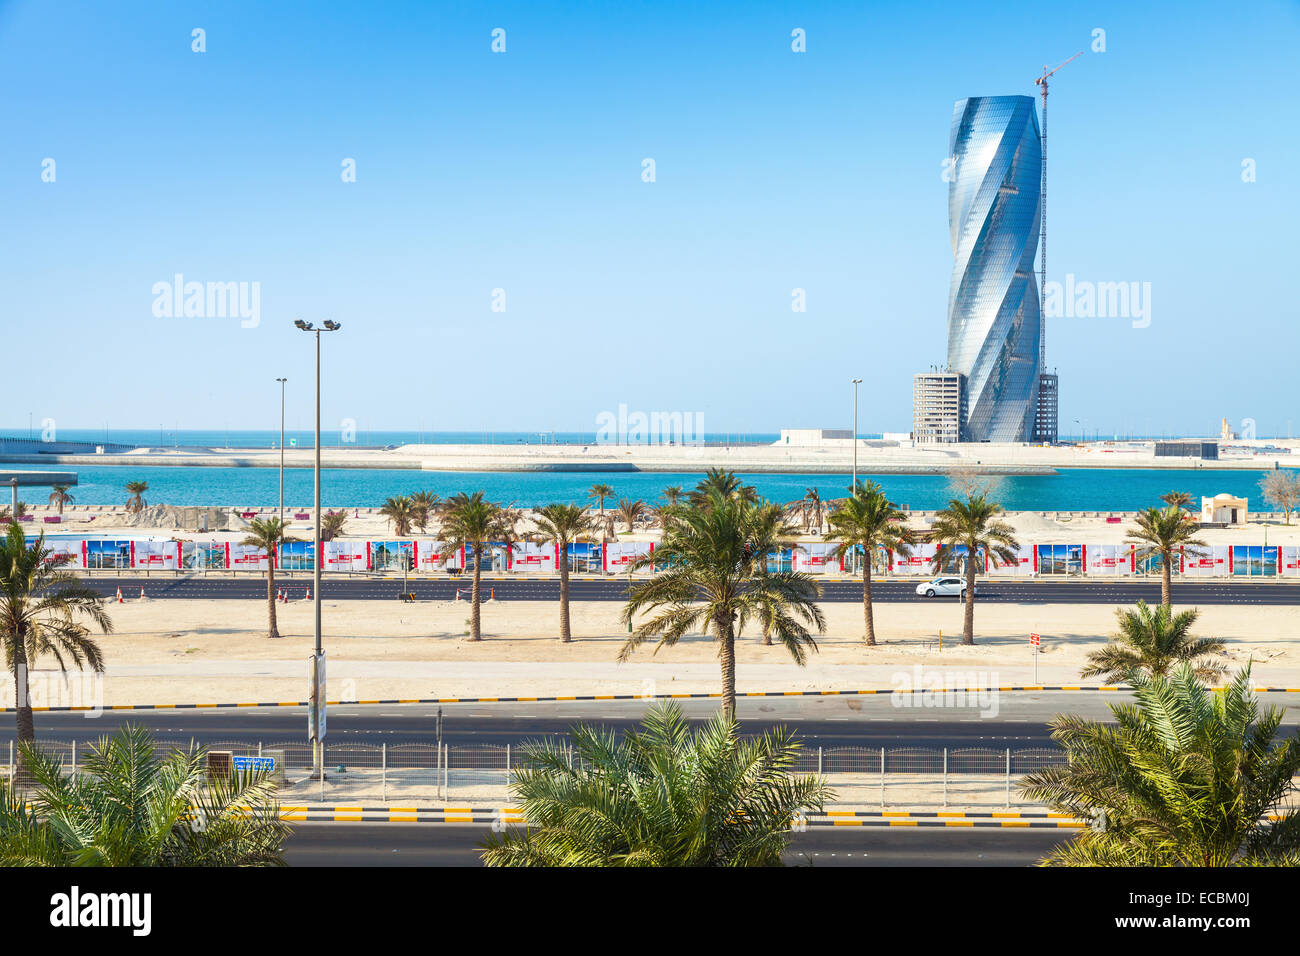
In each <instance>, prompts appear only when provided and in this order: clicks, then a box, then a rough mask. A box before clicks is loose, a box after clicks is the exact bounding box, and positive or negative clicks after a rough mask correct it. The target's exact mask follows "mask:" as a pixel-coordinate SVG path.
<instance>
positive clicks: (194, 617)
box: [0, 596, 1300, 706]
mask: <svg viewBox="0 0 1300 956" xmlns="http://www.w3.org/2000/svg"><path fill="white" fill-rule="evenodd" d="M1175 600H1177V596H1175ZM620 608H621V605H620V604H618V603H617V602H583V603H574V605H573V609H572V612H573V632H574V637H575V640H574V641H573V643H571V644H567V645H566V644H562V643H560V641H559V640H558V639H557V637H556V635H557V633H558V624H557V618H558V605H557V604H554V603H546V602H536V603H534V602H522V601H521V602H488V603H487V604H485V606H484V610H483V629H484V640H482V641H481V642H477V643H475V642H471V641H469V640H468V639H467V637H466V632H467V630H468V628H467V624H466V621H467V618H468V616H469V613H468V605H467V604H466V603H465V602H453V601H444V602H424V603H417V604H397V603H395V602H377V601H337V602H336V601H327V602H325V605H324V642H325V646H326V649H327V652H328V656H329V693H330V696H331V698H336V699H341V700H367V699H376V698H383V699H391V698H430V697H495V696H511V697H513V696H556V695H568V694H629V693H634V694H643V695H644V694H649V695H661V694H670V693H699V692H712V691H716V690H717V689H718V666H717V661H716V657H715V650H714V645H713V643H712V641H711V640H710V639H708V638H705V637H702V636H694V637H691V638H688V639H687V640H685V641H683V642H682V643H680V644H679V645H678V646H676V647H673V648H664V649H662V650H660V651H659V652H658V653H654V649H653V647H651V646H644V647H642V648H640V649H639V650H638V651H637V652H636V653H635V654H634V655H633V657H632V658H631V660H629V661H628V662H626V663H623V664H620V663H618V662H617V659H616V658H617V654H618V650H619V648H620V647H621V646H622V644H623V641H624V640H625V638H626V630H625V628H624V627H623V626H622V625H621V624H620V623H619V621H618V614H619V610H620ZM110 610H111V613H112V617H113V621H114V624H115V631H114V633H113V634H111V635H109V636H107V637H104V638H102V640H101V643H102V647H103V649H104V653H105V657H106V659H107V664H108V666H107V671H106V673H105V675H104V679H103V683H102V695H103V702H104V703H105V704H107V705H113V704H157V703H181V702H201V703H216V702H231V701H278V700H301V699H304V698H305V696H306V694H307V676H306V675H307V658H308V656H309V654H310V653H311V647H312V606H311V604H310V602H307V601H297V602H292V603H289V604H287V605H284V604H282V605H280V606H279V627H280V631H281V633H282V635H283V636H282V637H281V638H280V639H279V640H270V639H268V638H267V637H266V636H265V627H266V605H265V602H262V601H233V600H207V601H184V600H153V599H144V600H139V599H136V600H130V601H127V602H126V603H123V604H113V605H112V606H111V608H110ZM823 610H824V611H825V613H826V616H827V622H828V623H827V629H826V634H825V636H824V637H822V638H821V639H819V642H818V643H819V651H818V652H817V653H815V654H813V655H811V656H810V659H809V661H808V664H807V666H805V667H799V666H797V665H796V664H795V663H794V662H793V661H792V660H791V659H790V657H789V655H788V654H787V652H786V651H785V650H784V649H783V648H781V647H765V646H763V645H762V643H761V640H760V638H759V637H758V636H757V635H756V634H746V635H744V636H743V639H742V641H741V642H740V646H739V649H738V666H737V685H738V689H739V690H740V691H742V692H746V691H772V690H851V689H855V688H880V687H885V688H890V687H906V686H911V683H910V682H912V681H914V680H915V679H916V673H915V672H914V668H915V667H917V666H919V667H921V668H923V671H922V673H923V674H924V675H925V679H926V680H927V681H929V680H932V679H933V675H935V674H938V675H940V676H941V677H942V678H943V679H944V680H945V683H947V684H952V685H955V686H990V685H999V684H1002V685H1006V684H1026V683H1031V682H1032V679H1033V674H1034V660H1033V655H1032V650H1031V648H1030V646H1029V642H1028V634H1029V633H1030V632H1031V631H1036V632H1038V633H1040V634H1042V635H1043V647H1042V652H1041V655H1040V658H1039V682H1040V683H1045V684H1063V683H1064V684H1075V683H1079V682H1080V680H1079V670H1080V668H1081V666H1082V664H1083V662H1084V659H1085V656H1086V654H1087V652H1088V651H1089V650H1092V649H1095V648H1097V647H1098V646H1100V645H1101V644H1102V643H1104V642H1105V640H1106V639H1107V637H1108V635H1110V634H1111V633H1112V632H1113V630H1114V609H1113V608H1111V607H1108V606H1104V605H1054V604H1034V605H1030V604H1001V603H999V604H988V605H985V606H982V607H979V608H977V614H976V634H977V642H978V643H977V644H976V645H975V646H974V647H962V646H961V645H960V643H959V642H960V629H961V606H960V604H959V603H958V602H956V601H944V602H941V603H940V602H933V603H932V602H926V603H905V604H894V603H888V604H878V605H877V606H876V609H875V612H876V629H877V636H878V640H879V641H880V643H879V644H878V646H876V647H874V648H870V647H866V646H864V645H863V644H862V642H861V635H862V617H861V614H862V610H861V606H860V605H859V604H856V603H852V604H835V603H830V604H826V605H824V606H823ZM941 631H942V634H943V644H942V649H940V647H939V643H938V638H939V634H940V632H941ZM1197 633H1198V634H1199V635H1202V636H1216V637H1222V638H1225V639H1227V640H1228V641H1229V647H1230V650H1229V651H1228V654H1227V661H1228V663H1229V664H1230V665H1231V666H1233V667H1236V666H1239V665H1241V664H1244V663H1245V662H1246V661H1248V660H1253V661H1254V667H1253V672H1252V673H1253V675H1254V677H1255V680H1256V682H1257V683H1258V684H1261V685H1270V686H1288V685H1289V686H1296V685H1297V684H1300V656H1298V655H1297V648H1298V647H1300V643H1298V642H1300V615H1298V614H1296V612H1295V610H1294V608H1289V607H1262V606H1255V607H1250V608H1242V607H1234V606H1231V605H1213V606H1207V607H1205V608H1203V609H1202V610H1201V617H1200V620H1199V622H1198V625H1197ZM50 665H51V662H50V661H44V662H42V664H41V665H40V666H41V667H42V668H44V669H42V670H36V671H34V672H33V674H32V681H33V703H34V704H35V705H37V706H41V705H42V704H68V703H81V701H76V700H69V699H66V698H67V696H68V695H69V694H75V693H77V689H76V688H77V682H75V681H74V682H71V685H70V686H65V685H64V683H63V681H62V680H61V679H60V677H59V676H58V671H57V670H54V671H50V670H49V669H48V668H49V667H50ZM1094 683H1095V682H1094ZM0 693H3V694H4V702H5V703H6V705H12V700H13V690H12V684H7V685H5V686H4V689H3V691H0ZM83 693H84V691H83ZM55 698H60V699H55Z"/></svg>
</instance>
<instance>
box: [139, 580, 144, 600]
mask: <svg viewBox="0 0 1300 956" xmlns="http://www.w3.org/2000/svg"><path fill="white" fill-rule="evenodd" d="M140 600H141V601H143V600H144V585H143V584H142V585H140Z"/></svg>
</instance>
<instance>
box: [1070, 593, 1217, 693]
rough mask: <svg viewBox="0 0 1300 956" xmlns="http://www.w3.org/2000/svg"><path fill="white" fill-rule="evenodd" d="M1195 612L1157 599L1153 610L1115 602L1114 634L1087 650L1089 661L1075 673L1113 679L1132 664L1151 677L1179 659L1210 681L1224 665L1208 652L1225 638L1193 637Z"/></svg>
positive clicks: (1161, 674) (1122, 675)
mask: <svg viewBox="0 0 1300 956" xmlns="http://www.w3.org/2000/svg"><path fill="white" fill-rule="evenodd" d="M1199 615H1200V612H1199V611H1197V610H1195V609H1193V610H1190V611H1182V612H1180V613H1178V614H1174V613H1173V612H1172V611H1171V610H1170V609H1169V608H1168V607H1166V606H1165V605H1163V604H1161V605H1159V606H1157V607H1156V608H1155V609H1154V610H1152V609H1151V608H1150V607H1148V606H1147V603H1146V601H1138V603H1137V608H1136V610H1129V609H1126V608H1117V609H1116V610H1115V616H1116V618H1118V619H1119V634H1118V640H1115V641H1112V642H1111V643H1110V644H1107V645H1106V646H1105V647H1103V648H1102V649H1101V650H1098V651H1092V652H1090V653H1089V654H1088V666H1087V667H1085V668H1084V669H1083V672H1082V673H1081V674H1080V675H1079V676H1080V677H1084V678H1088V677H1100V678H1101V679H1102V680H1104V681H1106V682H1107V683H1112V684H1113V683H1118V682H1119V681H1121V680H1124V679H1125V678H1127V677H1128V672H1129V671H1131V670H1133V669H1134V668H1137V669H1138V670H1140V671H1143V672H1144V673H1146V674H1150V675H1151V676H1153V677H1167V676H1169V673H1170V671H1172V670H1173V669H1174V667H1175V666H1176V665H1179V664H1183V663H1186V664H1190V665H1191V666H1192V670H1193V672H1194V673H1195V674H1196V677H1197V679H1198V680H1203V681H1213V680H1217V679H1218V678H1220V677H1222V676H1223V675H1224V674H1225V673H1226V672H1227V670H1228V668H1227V666H1226V665H1224V664H1223V663H1221V662H1219V661H1214V660H1209V659H1208V658H1210V657H1211V655H1215V654H1221V653H1223V650H1224V648H1226V647H1227V646H1228V642H1227V641H1225V640H1222V639H1221V638H1217V637H1203V638H1195V637H1192V625H1193V624H1195V623H1196V619H1197V617H1198V616H1199Z"/></svg>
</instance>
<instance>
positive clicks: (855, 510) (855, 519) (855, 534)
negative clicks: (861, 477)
mask: <svg viewBox="0 0 1300 956" xmlns="http://www.w3.org/2000/svg"><path fill="white" fill-rule="evenodd" d="M852 491H853V494H852V496H851V497H849V498H846V499H844V500H843V501H841V502H839V503H838V504H837V505H836V506H835V510H834V511H832V512H831V516H830V526H831V530H830V534H829V535H828V536H827V537H828V540H830V541H836V542H838V545H837V547H836V548H835V556H836V557H837V558H844V557H847V556H848V555H849V554H851V553H852V552H853V551H854V549H857V548H861V549H862V619H863V621H864V623H865V625H866V642H867V646H868V647H875V646H876V625H875V621H874V620H873V618H872V606H871V562H872V560H873V558H874V557H875V554H876V549H877V548H886V549H888V550H890V551H894V552H897V553H898V554H901V555H902V556H903V557H908V556H910V555H911V553H912V545H914V544H915V543H916V537H915V535H913V533H912V531H911V530H910V529H909V528H908V527H907V515H906V513H904V512H903V511H901V510H900V509H899V508H898V506H897V505H895V504H894V503H893V502H892V501H890V500H889V499H888V498H886V497H885V493H884V491H883V490H882V489H881V487H880V485H878V484H876V483H875V482H874V481H859V482H858V483H857V485H856V486H855V487H854V488H853V489H852Z"/></svg>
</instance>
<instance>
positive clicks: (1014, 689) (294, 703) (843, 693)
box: [0, 684, 1300, 714]
mask: <svg viewBox="0 0 1300 956" xmlns="http://www.w3.org/2000/svg"><path fill="white" fill-rule="evenodd" d="M1132 689H1133V688H1131V687H1129V686H1128V685H1126V684H1104V685H1101V686H1084V685H1082V684H1053V685H1048V684H1016V685H1001V686H997V687H912V688H908V689H905V690H904V689H899V688H885V687H881V688H866V689H858V690H768V691H749V692H742V693H737V694H736V697H737V698H741V697H865V696H873V695H890V694H992V693H1023V692H1033V693H1037V692H1048V691H1058V692H1059V691H1064V692H1067V693H1083V692H1087V693H1114V692H1122V691H1129V690H1132ZM1212 689H1217V688H1212ZM1253 692H1254V693H1256V694H1300V687H1255V688H1253ZM721 696H722V695H721V694H720V693H718V692H716V691H714V692H710V693H700V694H661V695H657V696H652V697H646V696H644V695H642V694H575V695H571V696H562V697H418V698H417V697H410V698H391V699H388V700H327V701H326V702H325V705H326V706H327V707H372V706H376V705H385V706H387V705H392V704H518V703H530V704H533V703H537V704H551V703H569V702H571V701H596V700H600V701H605V700H645V701H653V700H717V699H719V698H720V697H721ZM309 706H311V702H310V701H306V700H281V701H256V702H251V701H250V702H241V703H223V704H106V705H105V706H103V707H89V706H82V705H75V706H66V707H57V706H56V707H33V708H32V711H33V712H34V713H60V712H64V713H66V712H78V713H80V712H84V711H91V712H95V711H110V710H211V709H221V708H232V707H309ZM15 710H16V708H14V707H0V714H8V713H13V712H14V711H15Z"/></svg>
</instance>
